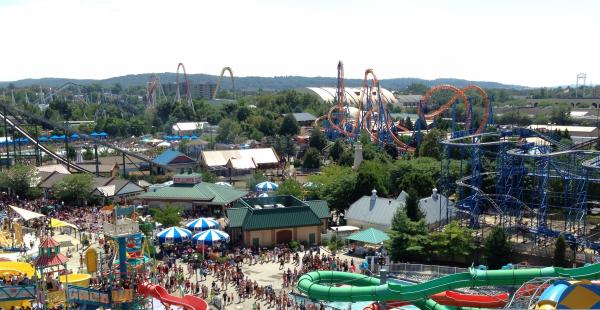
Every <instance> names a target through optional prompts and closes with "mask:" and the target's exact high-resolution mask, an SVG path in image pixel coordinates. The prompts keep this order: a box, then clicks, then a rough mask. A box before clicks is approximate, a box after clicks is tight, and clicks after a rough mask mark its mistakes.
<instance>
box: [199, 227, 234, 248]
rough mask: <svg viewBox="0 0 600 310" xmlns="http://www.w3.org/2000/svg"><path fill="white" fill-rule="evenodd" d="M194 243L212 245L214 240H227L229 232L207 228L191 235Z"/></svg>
mask: <svg viewBox="0 0 600 310" xmlns="http://www.w3.org/2000/svg"><path fill="white" fill-rule="evenodd" d="M192 242H193V243H194V244H203V245H213V244H215V243H216V242H229V234H227V233H226V232H224V231H220V230H217V229H209V230H207V231H203V232H201V233H197V234H195V235H194V236H193V237H192Z"/></svg>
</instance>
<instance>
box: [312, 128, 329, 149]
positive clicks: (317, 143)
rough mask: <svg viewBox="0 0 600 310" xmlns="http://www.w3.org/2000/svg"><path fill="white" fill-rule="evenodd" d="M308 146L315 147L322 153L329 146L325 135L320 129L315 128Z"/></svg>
mask: <svg viewBox="0 0 600 310" xmlns="http://www.w3.org/2000/svg"><path fill="white" fill-rule="evenodd" d="M308 146H310V147H314V148H315V149H317V150H319V151H322V150H323V149H324V148H325V146H327V139H325V135H324V134H323V132H322V131H321V130H320V129H319V128H313V131H312V132H311V133H310V138H309V140H308Z"/></svg>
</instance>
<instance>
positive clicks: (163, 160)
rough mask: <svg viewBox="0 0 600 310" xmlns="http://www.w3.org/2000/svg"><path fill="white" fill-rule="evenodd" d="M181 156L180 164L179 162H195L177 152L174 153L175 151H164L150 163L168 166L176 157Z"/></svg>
mask: <svg viewBox="0 0 600 310" xmlns="http://www.w3.org/2000/svg"><path fill="white" fill-rule="evenodd" d="M182 156H183V157H184V158H183V159H182V162H179V163H194V162H195V160H193V159H191V158H190V157H189V156H187V155H185V154H183V153H181V152H179V151H175V150H166V151H164V152H162V154H160V155H158V156H156V158H154V159H153V160H152V162H153V163H155V164H157V165H169V164H171V162H172V161H174V160H175V159H177V158H178V157H182Z"/></svg>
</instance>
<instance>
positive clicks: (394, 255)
mask: <svg viewBox="0 0 600 310" xmlns="http://www.w3.org/2000/svg"><path fill="white" fill-rule="evenodd" d="M388 235H389V236H390V239H389V240H387V241H385V247H386V248H387V249H388V251H389V253H390V257H391V259H392V260H393V261H395V262H399V261H409V260H410V261H414V260H415V259H418V258H422V257H424V256H425V254H426V249H427V248H428V243H429V238H428V232H427V226H426V225H425V221H423V220H420V221H417V222H413V221H411V220H410V219H409V218H408V216H407V215H406V211H405V210H404V209H403V208H398V210H397V211H396V214H394V217H393V218H392V225H391V228H390V230H389V231H388Z"/></svg>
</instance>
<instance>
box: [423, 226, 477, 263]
mask: <svg viewBox="0 0 600 310" xmlns="http://www.w3.org/2000/svg"><path fill="white" fill-rule="evenodd" d="M430 237H431V248H432V249H433V251H434V254H436V255H437V256H438V257H440V258H449V259H450V261H451V262H454V260H455V259H456V258H458V257H469V256H471V254H472V253H473V251H474V250H475V240H474V238H473V230H472V229H469V228H467V227H461V226H460V224H459V223H458V222H457V221H452V222H450V224H448V225H446V226H445V227H444V229H443V230H442V231H441V232H434V233H432V234H431V235H430Z"/></svg>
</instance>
